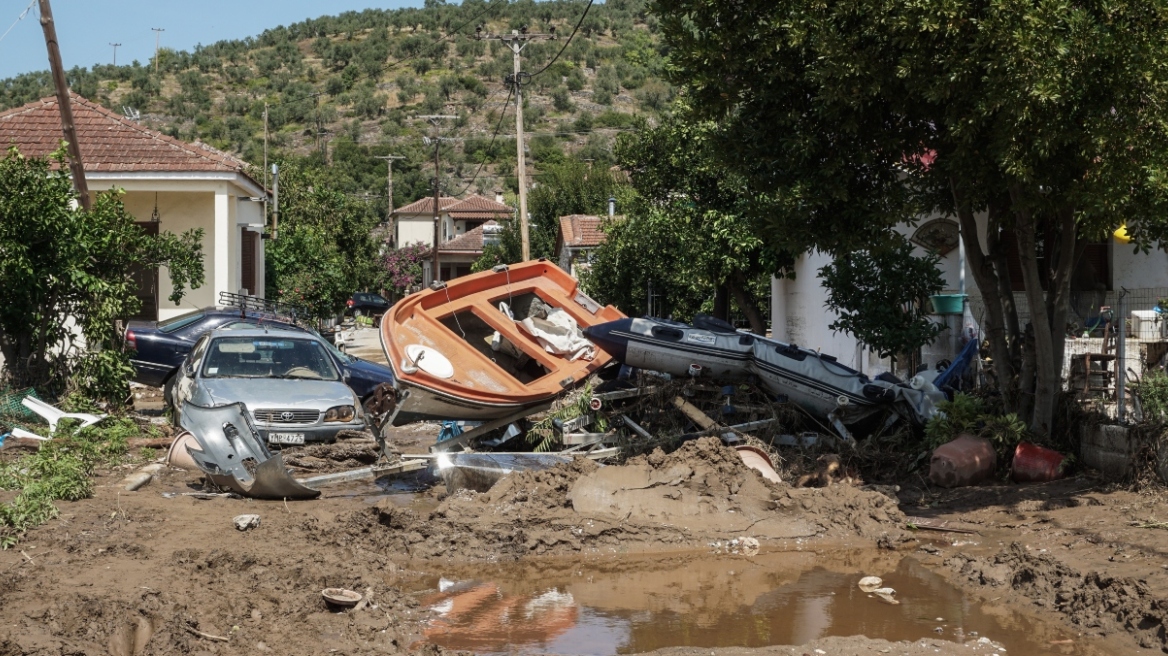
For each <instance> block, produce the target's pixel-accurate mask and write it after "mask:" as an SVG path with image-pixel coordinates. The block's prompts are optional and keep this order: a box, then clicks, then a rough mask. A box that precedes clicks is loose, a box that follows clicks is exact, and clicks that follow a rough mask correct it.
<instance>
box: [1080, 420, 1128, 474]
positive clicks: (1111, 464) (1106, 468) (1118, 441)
mask: <svg viewBox="0 0 1168 656" xmlns="http://www.w3.org/2000/svg"><path fill="white" fill-rule="evenodd" d="M1132 453H1133V446H1132V443H1131V437H1130V436H1129V434H1128V430H1127V428H1125V427H1124V426H1113V425H1094V426H1085V427H1083V429H1082V435H1081V436H1080V439H1079V460H1080V461H1081V462H1082V463H1083V464H1084V465H1087V466H1088V467H1093V468H1095V469H1098V470H1099V471H1100V473H1102V474H1103V477H1104V478H1105V479H1107V480H1121V479H1123V478H1126V477H1127V476H1128V474H1129V473H1131V466H1132Z"/></svg>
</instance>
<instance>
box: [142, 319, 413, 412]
mask: <svg viewBox="0 0 1168 656" xmlns="http://www.w3.org/2000/svg"><path fill="white" fill-rule="evenodd" d="M264 327H271V328H277V329H283V330H296V331H300V332H305V333H311V334H314V335H315V334H316V333H315V332H314V331H311V330H306V329H304V328H302V327H300V326H298V325H296V324H294V323H292V322H290V321H288V320H287V319H285V318H282V317H279V316H277V315H274V314H268V313H263V312H255V311H251V310H248V311H245V312H241V311H240V310H239V308H206V309H203V310H196V311H194V312H191V313H189V314H184V315H181V316H178V317H175V318H173V319H167V320H166V321H131V322H129V324H128V325H127V326H126V344H127V346H129V347H130V348H131V349H133V350H134V354H133V356H132V357H131V359H130V362H131V363H132V364H133V365H134V382H137V383H141V384H143V385H150V386H152V387H161V388H163V390H164V396H165V397H166V400H167V402H170V393H169V392H170V390H169V389H168V388H169V386H170V385H169V384H170V382H171V381H172V380H173V379H174V374H175V373H176V372H177V371H178V368H179V365H181V364H182V362H183V360H185V359H186V357H187V354H188V353H190V352H191V347H192V346H194V345H195V342H197V341H199V338H200V337H202V336H203V334H204V333H206V332H208V331H211V330H215V329H217V328H229V329H230V328H264ZM317 337H319V335H317ZM320 339H321V341H322V342H323V343H324V344H325V346H326V347H327V350H328V352H329V354H330V355H332V357H333V360H334V361H335V362H336V365H337V367H338V368H340V370H341V372H342V374H343V375H344V378H345V382H346V383H348V385H349V387H351V388H352V389H353V391H354V392H356V393H357V396H358V397H360V398H361V401H362V402H365V401H366V400H367V398H368V397H369V395H370V394H372V393H373V390H375V389H376V388H377V387H378V386H379V385H381V384H382V383H388V384H390V385H392V384H393V370H392V369H390V368H389V367H386V366H384V365H380V364H377V363H376V362H369V361H368V360H362V359H361V358H356V357H353V356H351V355H349V354H347V353H342V352H340V351H339V350H337V348H336V347H335V346H333V344H332V343H331V342H329V341H328V340H327V339H324V338H320Z"/></svg>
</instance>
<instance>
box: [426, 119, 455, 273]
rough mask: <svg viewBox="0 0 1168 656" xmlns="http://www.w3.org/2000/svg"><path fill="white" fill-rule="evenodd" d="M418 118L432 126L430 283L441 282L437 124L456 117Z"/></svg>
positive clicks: (440, 183) (440, 180) (439, 140)
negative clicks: (432, 215)
mask: <svg viewBox="0 0 1168 656" xmlns="http://www.w3.org/2000/svg"><path fill="white" fill-rule="evenodd" d="M418 118H420V119H422V120H425V121H430V123H431V124H432V125H433V126H434V139H433V141H434V247H433V248H432V249H431V255H432V259H431V264H430V268H431V269H433V271H432V273H431V277H430V280H431V282H437V281H439V280H442V269H441V262H440V261H439V258H438V247H439V246H441V245H442V230H441V228H442V208H441V207H440V205H439V203H440V200H441V196H442V193H441V192H442V169H441V165H440V163H439V161H438V150H439V148H440V147H441V146H442V139H441V138H440V137H439V136H438V122H439V121H442V120H443V119H456V118H458V117H457V116H451V115H449V114H429V115H424V116H419V117H418Z"/></svg>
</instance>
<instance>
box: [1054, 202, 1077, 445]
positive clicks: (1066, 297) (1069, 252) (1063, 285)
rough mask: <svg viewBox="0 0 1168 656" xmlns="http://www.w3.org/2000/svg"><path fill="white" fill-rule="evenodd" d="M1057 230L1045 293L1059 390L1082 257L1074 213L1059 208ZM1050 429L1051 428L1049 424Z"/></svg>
mask: <svg viewBox="0 0 1168 656" xmlns="http://www.w3.org/2000/svg"><path fill="white" fill-rule="evenodd" d="M1055 221H1056V226H1057V230H1058V233H1057V234H1058V259H1057V260H1056V261H1055V262H1054V263H1053V265H1054V268H1053V269H1052V270H1051V272H1050V289H1049V291H1048V292H1047V299H1048V301H1047V304H1048V312H1049V313H1050V331H1051V344H1052V347H1053V348H1054V360H1053V362H1054V370H1055V376H1056V378H1055V382H1054V384H1055V389H1056V390H1058V389H1062V373H1063V356H1064V352H1065V350H1066V341H1067V313H1068V312H1069V311H1070V307H1071V276H1072V274H1073V273H1074V270H1075V264H1076V263H1077V262H1078V260H1079V256H1080V255H1081V254H1082V248H1078V247H1076V242H1077V236H1076V233H1077V231H1076V229H1075V211H1074V209H1073V208H1069V207H1066V208H1062V209H1060V210H1059V212H1058V215H1057V216H1056V217H1055ZM1052 425H1053V424H1052Z"/></svg>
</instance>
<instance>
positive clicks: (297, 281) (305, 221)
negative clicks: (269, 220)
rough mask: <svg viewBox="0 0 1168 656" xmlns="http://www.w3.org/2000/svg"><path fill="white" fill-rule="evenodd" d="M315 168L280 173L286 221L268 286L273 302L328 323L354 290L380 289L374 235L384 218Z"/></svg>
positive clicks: (274, 246)
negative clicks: (304, 311)
mask: <svg viewBox="0 0 1168 656" xmlns="http://www.w3.org/2000/svg"><path fill="white" fill-rule="evenodd" d="M341 148H342V147H341V146H338V150H340V149H341ZM341 156H342V155H338V157H341ZM309 164H310V163H296V164H286V165H285V166H283V167H281V169H280V223H279V229H278V234H277V239H276V240H274V241H271V242H269V243H268V245H267V246H266V247H265V260H266V267H267V269H266V276H265V282H266V284H267V297H268V298H270V299H276V300H281V301H286V302H289V303H292V304H295V305H300V306H302V307H305V308H307V309H308V310H309V311H310V312H311V314H312V316H313V318H316V319H326V318H329V317H333V316H336V315H337V314H339V313H340V312H341V310H342V309H343V308H344V305H345V301H346V300H347V299H348V298H349V295H350V294H352V293H353V292H354V291H358V290H361V289H368V288H372V287H379V285H380V282H381V276H382V270H381V268H380V266H379V262H378V248H379V245H378V243H377V242H376V241H375V240H374V239H373V237H372V234H371V231H372V229H373V227H374V226H375V225H377V223H378V222H379V221H380V219H379V218H378V217H377V216H376V215H374V214H372V212H371V211H370V208H369V207H368V206H367V204H366V203H363V202H361V201H360V200H358V199H355V198H353V197H351V196H349V195H348V194H345V193H342V192H340V191H338V190H337V189H336V186H334V185H330V184H329V183H328V177H327V176H328V172H327V170H322V169H318V168H316V167H313V166H310V165H309Z"/></svg>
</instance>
